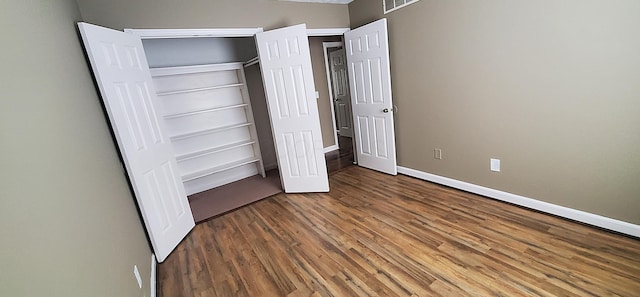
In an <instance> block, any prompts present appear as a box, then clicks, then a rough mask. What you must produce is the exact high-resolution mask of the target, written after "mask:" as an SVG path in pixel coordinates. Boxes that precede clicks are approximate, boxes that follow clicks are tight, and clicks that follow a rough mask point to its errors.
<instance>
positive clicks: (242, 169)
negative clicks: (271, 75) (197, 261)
mask: <svg viewBox="0 0 640 297" xmlns="http://www.w3.org/2000/svg"><path fill="white" fill-rule="evenodd" d="M143 45H144V50H145V55H146V57H147V61H148V62H149V67H150V73H151V77H152V80H153V84H154V87H155V91H156V95H157V96H156V102H155V105H156V106H158V110H159V111H160V113H161V118H162V121H164V126H165V127H166V131H167V134H168V136H169V139H170V142H171V145H172V147H173V152H174V154H175V159H176V161H177V165H178V170H179V173H180V176H181V179H182V182H183V184H184V188H185V192H186V194H187V195H190V196H189V202H190V205H191V209H192V212H193V215H194V219H195V220H196V221H201V220H205V219H207V218H210V217H212V216H215V215H218V214H220V213H224V212H226V211H229V210H232V209H234V208H237V207H239V206H242V205H245V204H247V203H251V202H254V201H257V200H259V199H262V198H265V197H267V196H270V195H273V194H275V193H278V192H281V191H282V187H281V185H279V184H278V183H279V180H277V179H278V176H277V172H276V171H271V172H270V173H269V174H270V175H271V176H270V179H260V178H251V179H247V178H249V177H252V176H256V175H258V176H261V177H262V178H265V177H266V172H265V162H264V160H265V159H266V160H268V161H269V168H270V169H272V168H274V167H275V152H274V149H273V139H272V137H271V134H270V132H269V131H270V130H271V125H270V123H269V121H268V120H266V121H265V119H268V115H267V114H266V113H267V110H266V106H265V105H264V104H257V105H258V109H257V110H256V109H254V108H253V106H252V100H251V99H250V94H249V83H248V80H247V79H246V75H245V67H246V66H248V67H251V68H249V69H248V70H249V71H254V72H259V68H258V66H257V63H258V59H257V52H256V48H255V41H254V40H253V38H224V37H217V38H216V37H208V38H197V39H194V38H182V39H152V40H146V41H144V42H143ZM245 65H246V66H245ZM252 77H255V75H254V76H252ZM258 77H259V76H258ZM251 83H252V84H253V85H252V86H251V87H252V89H253V93H254V95H256V91H255V89H259V91H258V92H263V90H262V80H257V81H256V80H255V79H252V81H251ZM258 95H261V96H256V97H258V98H261V99H262V100H264V94H258ZM254 101H255V100H254ZM254 113H258V118H259V119H262V120H261V122H260V123H259V124H257V123H256V121H255V118H254ZM257 126H260V128H261V129H260V132H262V133H261V135H259V133H258V129H257ZM265 132H266V133H265ZM260 139H262V141H260ZM261 142H262V146H264V147H266V148H267V149H266V151H265V152H262V151H261ZM265 153H266V154H267V156H266V158H263V155H264V154H265ZM274 175H275V176H274ZM245 179H246V180H245ZM238 181H240V182H238ZM234 182H236V183H234ZM232 183H233V184H232ZM265 183H266V185H265ZM274 184H275V185H274ZM225 185H226V186H225ZM221 186H225V187H224V188H218V187H221ZM246 187H250V188H255V189H256V190H254V191H246V189H243V188H246ZM214 188H217V189H215V190H212V189H214ZM258 189H263V190H262V191H260V190H258ZM194 194H196V195H194Z"/></svg>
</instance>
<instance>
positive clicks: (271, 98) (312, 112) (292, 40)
mask: <svg viewBox="0 0 640 297" xmlns="http://www.w3.org/2000/svg"><path fill="white" fill-rule="evenodd" d="M256 43H257V44H258V54H259V57H260V69H261V71H262V77H263V81H264V89H265V92H266V95H267V106H268V109H269V117H270V119H271V126H272V129H273V136H274V137H273V139H274V142H275V148H276V154H277V156H278V167H279V169H280V178H281V180H282V186H283V189H284V191H285V192H287V193H295V192H327V191H329V180H328V176H327V165H326V163H325V159H324V149H323V144H322V134H321V131H320V119H319V116H318V105H317V103H316V99H315V98H316V97H315V88H314V85H313V72H312V69H311V57H310V54H309V41H308V37H307V29H306V26H305V25H297V26H292V27H287V28H282V29H277V30H272V31H267V32H262V33H258V34H256Z"/></svg>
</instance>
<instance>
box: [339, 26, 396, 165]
mask: <svg viewBox="0 0 640 297" xmlns="http://www.w3.org/2000/svg"><path fill="white" fill-rule="evenodd" d="M344 37H345V48H346V55H347V66H348V73H349V83H350V91H351V103H352V104H351V108H352V110H353V119H354V123H356V125H355V126H354V131H353V133H354V134H355V143H356V159H357V161H358V165H360V166H363V167H367V168H371V169H374V170H378V171H381V172H385V173H389V174H392V175H396V174H397V164H396V145H395V131H394V125H393V103H392V100H391V74H390V70H389V69H390V67H389V45H388V37H387V21H386V19H381V20H379V21H375V22H373V23H370V24H368V25H365V26H362V27H359V28H356V29H354V30H351V31H349V32H347V33H345V34H344Z"/></svg>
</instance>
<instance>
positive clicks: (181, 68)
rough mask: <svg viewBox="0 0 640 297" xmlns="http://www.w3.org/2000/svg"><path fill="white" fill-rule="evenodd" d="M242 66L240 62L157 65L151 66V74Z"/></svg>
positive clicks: (191, 72)
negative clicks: (173, 65) (157, 66)
mask: <svg viewBox="0 0 640 297" xmlns="http://www.w3.org/2000/svg"><path fill="white" fill-rule="evenodd" d="M241 67H242V63H221V64H204V65H194V66H177V67H159V68H151V69H150V70H151V76H153V77H158V76H171V75H181V74H194V73H202V72H216V71H228V70H237V69H239V68H241Z"/></svg>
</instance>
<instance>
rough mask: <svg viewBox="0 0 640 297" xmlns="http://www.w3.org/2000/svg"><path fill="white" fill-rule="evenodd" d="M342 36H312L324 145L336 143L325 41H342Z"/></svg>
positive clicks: (311, 50) (314, 78) (312, 60)
mask: <svg viewBox="0 0 640 297" xmlns="http://www.w3.org/2000/svg"><path fill="white" fill-rule="evenodd" d="M341 40H342V39H341V38H340V37H310V38H309V51H310V52H311V64H312V66H313V80H314V84H315V86H316V91H318V93H319V94H320V97H319V98H318V113H319V116H320V129H321V130H322V142H323V143H324V147H329V146H332V145H335V144H336V131H335V129H334V127H333V115H332V114H331V99H330V98H329V85H328V84H327V68H326V66H325V61H324V50H323V48H322V43H323V42H332V41H341Z"/></svg>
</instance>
